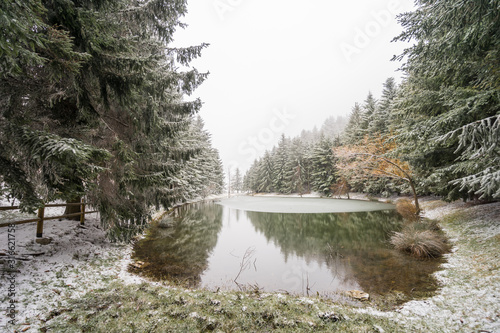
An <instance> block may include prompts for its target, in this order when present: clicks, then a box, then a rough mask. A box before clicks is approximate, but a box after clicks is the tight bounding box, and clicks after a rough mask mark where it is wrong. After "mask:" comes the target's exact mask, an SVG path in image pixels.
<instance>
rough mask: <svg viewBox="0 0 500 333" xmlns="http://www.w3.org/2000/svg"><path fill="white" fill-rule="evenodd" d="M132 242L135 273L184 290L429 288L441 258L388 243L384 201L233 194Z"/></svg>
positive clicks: (389, 223)
mask: <svg viewBox="0 0 500 333" xmlns="http://www.w3.org/2000/svg"><path fill="white" fill-rule="evenodd" d="M176 215H177V216H175V217H172V216H171V217H166V218H165V219H163V220H162V221H160V222H159V223H158V224H157V225H154V226H152V227H151V228H150V229H149V230H148V233H147V236H146V237H145V238H144V239H142V240H141V241H139V242H138V243H136V245H135V247H134V259H135V260H137V261H142V262H143V263H144V264H143V265H142V267H141V268H140V269H138V270H137V269H134V271H139V273H140V274H142V275H145V276H148V277H151V278H153V279H156V280H169V281H171V282H174V283H178V284H181V285H183V286H186V287H192V288H207V289H213V290H217V289H222V290H225V289H236V290H238V289H255V288H259V289H260V290H264V291H270V292H271V291H279V292H290V293H294V294H300V295H316V294H318V293H319V294H321V295H328V294H330V293H332V294H333V293H336V292H340V291H345V290H352V289H358V290H363V291H365V292H368V293H370V294H379V295H383V294H386V293H388V292H390V291H399V292H403V293H405V294H407V295H409V296H411V295H412V293H419V292H428V291H433V290H435V289H436V288H437V285H436V281H435V280H434V278H433V277H432V276H431V275H430V274H431V273H433V272H434V271H436V270H437V269H438V266H439V264H440V261H439V260H426V261H421V260H416V259H414V258H411V257H408V256H407V255H404V254H401V253H399V252H397V251H395V250H393V249H391V247H390V245H389V243H388V240H389V237H390V234H391V232H393V231H396V230H399V229H400V228H401V223H402V221H401V219H400V217H399V216H398V214H397V213H396V212H395V211H394V207H393V206H392V205H389V204H382V203H377V202H367V201H356V200H335V199H319V198H317V199H312V198H269V197H268V198H266V197H255V198H254V197H237V198H231V199H225V200H222V201H220V202H209V203H197V204H191V205H188V206H184V207H183V208H181V209H180V210H179V211H178V212H177V214H176Z"/></svg>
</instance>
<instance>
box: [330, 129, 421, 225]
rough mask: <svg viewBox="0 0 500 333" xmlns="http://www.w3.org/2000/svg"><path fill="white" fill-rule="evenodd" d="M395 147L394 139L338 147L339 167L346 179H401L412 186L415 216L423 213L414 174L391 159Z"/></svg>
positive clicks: (375, 138) (368, 139) (374, 138)
mask: <svg viewBox="0 0 500 333" xmlns="http://www.w3.org/2000/svg"><path fill="white" fill-rule="evenodd" d="M395 148H396V143H395V141H394V140H392V139H391V137H384V136H381V135H377V136H372V137H369V136H365V138H364V139H363V141H362V142H361V143H360V144H358V145H350V146H342V147H337V148H335V149H334V150H335V155H336V156H337V157H338V158H339V163H338V164H337V167H338V168H339V171H340V173H341V174H342V176H343V177H345V178H348V179H352V178H354V177H369V176H375V177H389V178H394V179H401V180H404V181H406V182H408V183H409V185H410V188H411V191H412V192H413V198H414V200H415V208H416V214H417V215H418V214H420V205H419V203H418V196H417V192H416V189H415V183H414V180H413V176H412V174H413V172H412V171H411V169H410V166H409V165H408V163H407V162H405V161H401V160H400V159H397V158H394V157H391V156H390V153H391V152H393V151H394V150H395Z"/></svg>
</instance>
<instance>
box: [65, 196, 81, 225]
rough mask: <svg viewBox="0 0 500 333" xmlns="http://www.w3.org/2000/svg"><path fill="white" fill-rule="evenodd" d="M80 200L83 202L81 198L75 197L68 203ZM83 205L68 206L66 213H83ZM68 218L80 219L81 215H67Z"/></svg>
mask: <svg viewBox="0 0 500 333" xmlns="http://www.w3.org/2000/svg"><path fill="white" fill-rule="evenodd" d="M80 202H82V199H81V198H75V199H73V200H70V201H68V202H66V203H80ZM81 207H82V206H77V205H74V206H73V205H72V206H66V210H65V211H64V215H66V214H76V213H81V212H82V210H81ZM67 219H68V220H72V221H80V216H79V215H76V216H71V217H67Z"/></svg>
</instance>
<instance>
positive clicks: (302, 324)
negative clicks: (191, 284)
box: [41, 283, 404, 332]
mask: <svg viewBox="0 0 500 333" xmlns="http://www.w3.org/2000/svg"><path fill="white" fill-rule="evenodd" d="M45 320H46V324H45V326H44V327H43V328H42V329H41V331H42V332H43V331H54V332H61V331H64V332H207V331H217V332H266V331H275V332H291V331H293V332H377V331H379V329H380V328H382V329H383V330H385V331H390V332H398V331H400V332H403V331H404V330H403V329H402V328H401V327H399V326H398V324H397V323H395V322H393V321H392V320H390V319H388V318H384V317H375V316H372V315H369V314H361V313H357V312H356V311H353V309H350V308H349V307H347V306H340V305H336V304H333V303H331V302H329V301H326V300H322V299H318V298H298V297H293V296H288V295H281V294H261V293H255V292H252V293H243V292H219V293H215V292H211V291H206V290H185V289H176V288H170V287H162V286H153V285H150V284H141V285H123V284H120V283H113V284H110V285H109V286H108V287H106V288H104V289H100V290H96V291H94V292H91V293H89V294H87V295H86V296H84V297H83V298H81V299H78V300H72V301H71V303H70V307H69V308H66V309H59V310H57V311H53V312H51V313H50V314H48V315H47V317H46V318H45Z"/></svg>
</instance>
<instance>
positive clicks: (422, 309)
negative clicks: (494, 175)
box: [398, 201, 500, 332]
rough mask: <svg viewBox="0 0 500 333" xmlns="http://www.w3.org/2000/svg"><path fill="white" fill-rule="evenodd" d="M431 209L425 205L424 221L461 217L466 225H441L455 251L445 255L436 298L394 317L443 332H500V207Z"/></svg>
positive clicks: (406, 306)
mask: <svg viewBox="0 0 500 333" xmlns="http://www.w3.org/2000/svg"><path fill="white" fill-rule="evenodd" d="M433 204H436V201H434V202H432V201H431V202H429V203H428V204H427V205H426V203H424V209H426V206H427V207H428V208H427V209H426V216H427V217H429V218H432V219H438V220H440V219H443V218H445V217H446V216H447V215H450V214H454V213H455V214H465V215H464V216H463V217H466V220H467V222H462V224H461V225H454V224H452V223H449V224H448V223H444V225H443V226H444V230H445V232H446V233H447V235H448V236H449V237H450V238H451V240H452V242H453V244H454V248H453V250H452V252H451V253H449V254H447V255H446V259H447V263H446V264H444V265H443V268H444V269H443V270H441V271H438V272H436V273H435V276H436V277H437V279H438V281H440V283H441V285H442V288H441V289H440V290H439V291H438V293H437V295H435V296H433V297H431V298H429V299H426V300H417V301H411V302H408V303H406V304H404V306H403V307H402V308H401V309H399V310H398V312H399V313H400V314H402V315H403V318H410V320H414V321H415V322H416V326H417V327H419V325H423V323H424V322H426V323H432V326H433V327H435V328H437V330H438V331H443V332H458V331H464V332H473V331H476V332H477V331H480V332H500V275H499V274H498V270H499V268H500V267H499V264H500V253H498V248H499V246H498V243H499V242H498V240H499V239H498V238H499V237H500V202H497V203H492V204H487V205H477V206H474V207H468V204H465V203H463V202H454V203H451V204H448V205H445V206H441V207H437V208H432V205H433ZM429 205H430V206H429ZM463 208H467V210H466V211H463V210H462V209H463ZM464 237H467V238H468V239H467V240H464V239H463V238H464ZM494 237H496V238H497V240H496V242H495V240H494V241H493V243H492V244H490V245H488V246H486V247H485V246H483V247H481V246H476V247H475V248H473V246H474V243H475V242H477V243H484V242H487V241H488V240H490V239H492V238H494ZM490 246H492V247H491V248H490ZM492 257H493V258H494V259H496V260H491V258H492ZM401 319H402V318H401ZM418 321H420V322H421V323H418Z"/></svg>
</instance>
